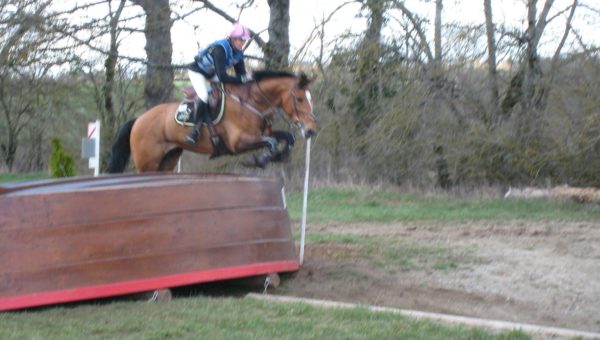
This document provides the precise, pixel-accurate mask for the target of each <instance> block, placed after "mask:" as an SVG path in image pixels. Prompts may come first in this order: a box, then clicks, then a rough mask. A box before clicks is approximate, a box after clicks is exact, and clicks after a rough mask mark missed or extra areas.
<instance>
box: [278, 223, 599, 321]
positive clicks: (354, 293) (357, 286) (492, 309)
mask: <svg viewBox="0 0 600 340" xmlns="http://www.w3.org/2000/svg"><path fill="white" fill-rule="evenodd" d="M308 232H309V233H310V232H317V233H326V234H340V235H352V236H358V237H365V238H374V239H378V240H388V239H399V240H401V241H402V244H404V245H405V247H416V248H415V249H419V247H425V248H424V249H446V251H445V252H444V253H443V254H442V256H447V257H454V260H452V261H449V262H448V263H450V264H452V265H451V266H445V267H443V268H436V267H435V266H431V265H427V264H425V265H420V266H415V267H414V268H408V269H407V268H406V266H405V265H401V261H403V259H402V258H401V257H398V258H397V259H396V258H391V259H390V258H389V257H388V258H387V260H386V261H387V262H386V264H385V265H378V262H377V261H374V260H373V257H372V256H365V252H364V249H361V246H360V245H355V244H341V243H339V242H338V243H335V242H334V243H328V242H325V243H321V244H310V243H308V244H307V248H306V254H305V263H304V266H303V268H302V269H301V270H300V272H299V273H298V274H297V275H296V276H295V277H294V279H291V280H286V281H285V282H284V284H283V285H282V287H280V289H278V290H277V292H276V294H281V295H294V296H299V297H307V298H318V299H328V300H337V301H344V302H356V303H365V304H373V305H382V306H390V307H397V308H406V309H416V310H422V311H428V312H440V313H449V314H456V315H465V316H473V317H480V318H486V319H498V320H505V321H512V322H521V323H532V324H538V325H546V326H554V327H565V328H572V329H578V330H586V331H593V332H600V222H598V223H593V222H564V223H563V222H555V221H552V222H535V223H531V222H519V221H511V222H502V221H491V222H490V221H484V222H479V221H478V222H468V223H458V222H456V223H447V224H442V223H437V222H432V223H427V222H418V223H412V222H411V223H395V224H385V225H379V224H350V225H339V224H337V225H313V226H311V227H309V229H308ZM375 251H377V249H375ZM396 260H397V261H398V266H397V268H394V267H395V266H394V261H396ZM398 268H401V269H398Z"/></svg>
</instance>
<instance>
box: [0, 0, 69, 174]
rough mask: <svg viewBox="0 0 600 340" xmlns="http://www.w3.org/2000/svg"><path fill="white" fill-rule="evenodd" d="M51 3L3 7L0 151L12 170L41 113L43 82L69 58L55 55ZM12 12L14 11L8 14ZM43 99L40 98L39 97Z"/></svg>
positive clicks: (22, 1) (27, 0)
mask: <svg viewBox="0 0 600 340" xmlns="http://www.w3.org/2000/svg"><path fill="white" fill-rule="evenodd" d="M51 3H52V1H43V2H39V1H33V0H13V1H2V2H1V3H0V7H1V8H2V12H1V14H0V33H1V34H0V42H1V43H0V45H1V46H2V47H1V49H0V112H1V114H2V116H1V117H2V121H0V130H4V131H3V133H0V152H1V155H2V159H3V161H4V164H5V166H6V167H7V169H8V170H9V171H12V170H13V166H14V162H15V156H16V154H17V149H18V146H19V137H20V136H21V134H22V133H23V132H25V131H26V130H27V129H28V127H29V126H30V125H31V124H33V123H35V119H36V118H37V116H38V115H39V114H40V112H41V111H42V106H43V105H44V103H43V102H39V101H38V99H40V98H42V97H43V93H44V92H42V91H44V90H46V88H45V86H42V80H43V79H44V78H45V77H46V75H47V73H48V71H49V69H50V68H51V67H52V66H53V65H56V64H61V63H63V62H65V58H67V57H68V56H64V55H58V56H57V55H54V54H53V53H55V52H53V51H55V47H54V44H55V42H56V41H57V37H56V35H54V33H53V30H52V24H53V22H51V21H50V20H49V19H48V17H49V16H50V15H51V13H50V12H49V11H48V8H49V6H50V5H51ZM8 9H10V10H11V11H9V10H8ZM38 96H40V97H38Z"/></svg>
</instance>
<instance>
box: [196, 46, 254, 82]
mask: <svg viewBox="0 0 600 340" xmlns="http://www.w3.org/2000/svg"><path fill="white" fill-rule="evenodd" d="M217 46H221V47H223V49H224V50H225V67H231V66H233V65H235V64H237V63H239V62H240V61H242V60H244V53H243V52H242V51H234V50H233V48H231V45H230V44H229V41H228V40H227V39H222V40H217V41H215V42H214V43H212V44H211V45H210V46H208V47H207V48H205V49H203V50H201V51H200V52H199V53H198V55H197V56H196V58H195V60H196V64H198V67H199V68H200V70H202V71H203V73H204V74H205V75H206V76H208V77H213V76H214V75H215V63H214V60H213V56H212V51H213V49H214V48H215V47H217Z"/></svg>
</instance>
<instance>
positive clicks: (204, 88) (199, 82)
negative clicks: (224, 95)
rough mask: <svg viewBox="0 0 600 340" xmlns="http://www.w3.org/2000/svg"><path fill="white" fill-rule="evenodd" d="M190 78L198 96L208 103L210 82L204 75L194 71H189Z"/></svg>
mask: <svg viewBox="0 0 600 340" xmlns="http://www.w3.org/2000/svg"><path fill="white" fill-rule="evenodd" d="M188 77H189V78H190V81H191V82H192V86H193V87H194V91H196V94H197V95H198V98H200V99H201V100H202V101H203V102H205V103H208V86H209V84H208V81H206V78H205V77H204V75H203V74H202V73H198V72H194V71H192V70H188ZM216 77H217V76H215V77H214V78H216Z"/></svg>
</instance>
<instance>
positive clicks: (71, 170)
mask: <svg viewBox="0 0 600 340" xmlns="http://www.w3.org/2000/svg"><path fill="white" fill-rule="evenodd" d="M50 176H52V177H72V176H75V160H74V159H73V156H71V155H70V154H69V153H68V152H67V151H66V150H65V148H64V147H63V146H62V143H61V142H60V138H58V137H54V138H52V154H51V156H50Z"/></svg>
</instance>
